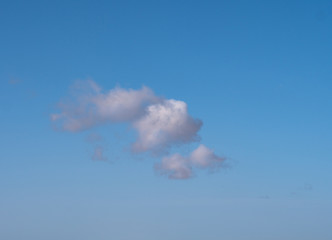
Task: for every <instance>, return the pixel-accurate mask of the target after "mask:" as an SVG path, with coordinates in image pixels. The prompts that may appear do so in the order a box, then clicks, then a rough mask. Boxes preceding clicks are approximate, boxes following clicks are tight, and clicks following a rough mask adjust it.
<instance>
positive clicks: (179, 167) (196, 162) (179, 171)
mask: <svg viewBox="0 0 332 240" xmlns="http://www.w3.org/2000/svg"><path fill="white" fill-rule="evenodd" d="M224 161H225V158H222V157H219V156H217V155H216V154H215V153H214V152H213V151H212V150H211V149H209V148H207V147H206V146H204V145H203V144H201V145H200V146H199V147H198V148H197V149H195V150H194V151H193V152H192V153H191V154H190V155H189V156H187V157H184V156H182V155H180V154H174V155H171V156H167V157H164V158H163V159H162V161H161V163H157V164H156V165H155V169H156V170H157V171H158V172H160V173H161V174H162V175H167V176H168V178H171V179H187V178H190V177H192V176H193V175H194V174H193V169H194V168H200V169H209V170H214V169H217V168H220V167H222V166H223V163H224Z"/></svg>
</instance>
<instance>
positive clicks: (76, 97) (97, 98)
mask: <svg viewBox="0 0 332 240" xmlns="http://www.w3.org/2000/svg"><path fill="white" fill-rule="evenodd" d="M75 90H76V91H75V94H73V96H71V98H70V99H69V100H66V101H62V102H60V103H59V104H58V107H59V108H60V111H61V112H60V113H57V114H52V115H51V120H52V121H53V122H55V123H56V124H57V127H58V128H59V129H62V130H65V131H71V132H76V131H81V130H85V129H88V128H91V127H93V126H96V125H100V124H105V123H114V122H130V121H133V120H135V119H137V118H139V117H140V116H141V115H143V114H144V109H145V107H146V106H147V105H149V104H152V103H156V102H158V101H160V99H159V98H158V97H156V96H155V95H154V93H153V92H152V90H150V89H149V88H147V87H142V88H141V89H139V90H133V89H128V90H126V89H123V88H119V87H117V88H114V89H111V90H110V91H109V92H107V93H102V91H101V88H100V87H99V86H98V85H97V84H96V83H95V82H93V81H87V82H84V83H81V84H76V85H75Z"/></svg>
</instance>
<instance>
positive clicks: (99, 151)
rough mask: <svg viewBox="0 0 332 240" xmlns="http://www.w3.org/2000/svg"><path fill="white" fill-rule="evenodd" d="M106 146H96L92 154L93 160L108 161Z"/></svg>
mask: <svg viewBox="0 0 332 240" xmlns="http://www.w3.org/2000/svg"><path fill="white" fill-rule="evenodd" d="M104 151H105V149H104V147H102V146H96V147H95V148H94V151H93V154H92V156H91V158H92V160H93V161H107V160H108V159H107V157H105V155H104Z"/></svg>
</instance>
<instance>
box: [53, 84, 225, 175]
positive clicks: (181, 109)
mask: <svg viewBox="0 0 332 240" xmlns="http://www.w3.org/2000/svg"><path fill="white" fill-rule="evenodd" d="M57 107H58V112H57V113H54V114H51V116H50V119H51V121H52V122H53V123H54V125H55V128H56V129H58V130H62V131H69V132H78V131H84V130H87V129H90V128H93V127H95V126H99V125H106V124H116V123H127V124H128V125H129V126H131V129H132V130H134V131H135V132H136V133H137V138H136V140H135V141H134V142H133V143H132V144H131V149H132V153H135V154H137V153H142V152H149V153H153V155H154V156H160V155H161V154H164V155H166V156H164V157H163V158H162V161H161V162H160V163H159V164H156V165H155V168H156V169H157V170H158V172H160V173H161V174H164V175H166V176H168V177H169V178H173V179H187V178H190V177H193V175H194V172H193V169H209V170H213V169H217V168H219V167H220V166H221V165H222V163H223V162H224V160H225V159H224V158H221V157H219V156H217V155H215V154H214V152H213V151H212V150H210V149H209V148H207V147H205V146H204V145H200V146H199V147H198V148H197V149H195V150H194V151H193V152H192V153H191V155H190V156H187V157H184V156H182V155H180V154H174V155H171V156H168V155H167V154H168V150H169V149H170V148H171V147H172V146H174V145H176V146H179V145H182V144H188V143H191V142H194V141H199V140H200V137H199V135H198V131H199V130H200V128H201V126H202V124H203V123H202V121H201V120H199V119H196V118H193V117H192V116H191V115H190V114H189V112H188V107H187V104H186V103H185V102H183V101H179V100H175V99H165V98H162V97H158V96H156V95H155V94H154V92H153V91H152V90H151V89H150V88H148V87H142V88H140V89H138V90H134V89H123V88H120V87H116V88H113V89H111V90H109V91H106V92H105V91H103V90H102V88H101V87H99V86H98V85H97V84H96V83H95V82H94V81H92V80H89V81H83V82H82V81H81V82H77V83H76V84H75V85H74V86H73V87H72V88H71V94H70V95H69V96H68V97H66V98H65V99H63V100H62V101H60V102H59V103H58V105H57ZM101 140H102V138H101V136H99V135H97V134H90V135H89V136H88V138H87V141H88V142H90V143H96V142H98V141H101ZM92 159H93V160H96V161H97V160H98V161H101V160H102V161H105V160H107V158H106V157H105V155H104V148H103V147H102V146H101V145H100V144H99V145H98V146H95V148H94V153H93V155H92Z"/></svg>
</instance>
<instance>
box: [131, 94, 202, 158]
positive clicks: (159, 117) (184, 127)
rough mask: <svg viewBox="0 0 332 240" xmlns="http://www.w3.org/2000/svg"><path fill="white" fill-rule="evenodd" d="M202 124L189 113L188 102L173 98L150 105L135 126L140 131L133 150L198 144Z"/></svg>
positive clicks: (139, 150) (153, 149) (156, 150)
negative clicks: (198, 133)
mask: <svg viewBox="0 0 332 240" xmlns="http://www.w3.org/2000/svg"><path fill="white" fill-rule="evenodd" d="M201 125H202V122H201V121H200V120H196V119H193V118H192V117H191V116H190V115H189V114H188V110H187V104H186V103H185V102H182V101H177V100H173V99H171V100H164V101H162V102H161V103H157V104H153V105H150V106H148V107H147V109H146V113H145V115H143V116H142V117H141V118H140V119H138V120H137V121H135V122H134V123H133V127H134V128H135V129H136V130H137V132H138V139H137V141H136V142H135V143H134V144H133V150H134V151H137V152H144V151H153V152H158V151H160V150H164V149H166V148H167V147H169V146H170V145H171V144H176V143H187V142H191V141H194V140H196V139H197V138H198V136H197V132H198V130H199V129H200V127H201Z"/></svg>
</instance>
